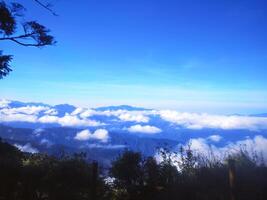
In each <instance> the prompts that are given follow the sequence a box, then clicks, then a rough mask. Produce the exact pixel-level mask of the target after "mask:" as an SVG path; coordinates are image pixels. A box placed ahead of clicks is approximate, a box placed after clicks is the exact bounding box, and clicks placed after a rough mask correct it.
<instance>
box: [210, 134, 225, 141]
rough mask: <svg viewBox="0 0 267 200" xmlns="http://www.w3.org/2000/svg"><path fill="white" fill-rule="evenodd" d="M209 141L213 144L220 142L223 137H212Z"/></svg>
mask: <svg viewBox="0 0 267 200" xmlns="http://www.w3.org/2000/svg"><path fill="white" fill-rule="evenodd" d="M208 139H209V140H211V141H213V142H220V141H221V139H222V136H220V135H211V136H209V137H208Z"/></svg>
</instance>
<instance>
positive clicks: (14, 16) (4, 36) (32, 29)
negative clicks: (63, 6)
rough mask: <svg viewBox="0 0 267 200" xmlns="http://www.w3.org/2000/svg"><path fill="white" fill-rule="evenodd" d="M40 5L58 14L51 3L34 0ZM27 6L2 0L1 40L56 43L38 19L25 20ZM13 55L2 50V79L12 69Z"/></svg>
mask: <svg viewBox="0 0 267 200" xmlns="http://www.w3.org/2000/svg"><path fill="white" fill-rule="evenodd" d="M34 1H35V2H36V3H38V4H39V5H40V6H42V7H44V8H45V9H47V10H48V11H50V12H52V14H53V15H56V14H55V13H54V12H53V11H52V9H51V8H50V7H51V6H50V5H49V4H44V3H42V2H41V1H38V0H34ZM25 10H26V9H25V8H24V7H23V5H21V4H19V3H10V4H7V3H5V1H0V41H11V42H14V43H16V44H18V45H21V46H25V47H43V46H49V45H53V44H55V43H56V41H55V39H54V37H53V36H51V35H50V30H49V29H47V28H46V27H45V26H44V25H42V24H40V23H38V22H37V21H23V20H22V17H23V16H24V12H25ZM12 58H13V57H12V55H3V54H2V51H0V79H2V78H3V77H5V76H7V75H8V74H9V72H11V71H12V69H11V67H10V62H11V61H12Z"/></svg>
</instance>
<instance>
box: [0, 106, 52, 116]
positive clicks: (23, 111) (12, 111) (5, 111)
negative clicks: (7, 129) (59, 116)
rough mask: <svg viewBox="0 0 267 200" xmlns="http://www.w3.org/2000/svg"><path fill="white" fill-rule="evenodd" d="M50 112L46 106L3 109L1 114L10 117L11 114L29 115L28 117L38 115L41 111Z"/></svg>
mask: <svg viewBox="0 0 267 200" xmlns="http://www.w3.org/2000/svg"><path fill="white" fill-rule="evenodd" d="M46 110H49V107H46V106H23V107H18V108H4V109H1V112H2V113H3V114H6V115H9V114H17V113H21V114H27V115H37V114H39V113H40V112H41V111H46Z"/></svg>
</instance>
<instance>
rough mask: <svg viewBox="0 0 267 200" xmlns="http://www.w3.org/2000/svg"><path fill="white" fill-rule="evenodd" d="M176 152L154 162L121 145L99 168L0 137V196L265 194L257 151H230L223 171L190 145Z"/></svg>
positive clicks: (264, 171)
mask: <svg viewBox="0 0 267 200" xmlns="http://www.w3.org/2000/svg"><path fill="white" fill-rule="evenodd" d="M178 154H179V159H178V160H176V161H174V160H173V156H172V155H173V153H171V152H168V151H167V150H161V151H160V155H161V161H160V162H157V161H156V160H155V158H153V157H146V158H144V157H143V156H142V155H141V154H140V153H137V152H132V151H127V150H125V152H124V153H122V154H121V155H120V156H119V157H118V158H117V159H116V160H115V161H113V163H112V166H111V167H110V168H109V169H108V170H103V169H102V170H100V167H98V166H97V163H95V162H93V163H88V162H86V161H85V160H86V159H85V158H86V155H85V154H83V153H81V154H75V155H72V156H66V155H62V156H60V157H57V158H56V157H52V156H48V155H44V154H27V153H22V152H21V151H19V150H18V149H17V148H15V147H13V146H12V145H10V144H8V143H5V142H2V141H0V180H1V181H0V199H1V200H35V199H36V200H37V199H38V200H41V199H42V200H46V199H47V200H58V199H65V200H68V199H70V200H83V199H87V200H88V199H112V200H139V199H140V200H141V199H142V200H143V199H144V200H145V199H148V200H149V199H153V200H154V199H155V200H159V199H182V200H183V199H184V200H209V199H212V200H216V199H218V200H223V199H237V200H239V199H240V200H241V199H242V200H243V199H244V200H245V199H249V200H252V199H253V200H264V199H267V167H266V165H264V162H263V161H262V160H261V159H259V157H257V156H254V157H253V158H251V156H248V155H249V154H248V152H246V151H245V150H240V152H239V153H238V154H235V155H232V157H231V161H232V163H235V164H234V166H232V168H230V176H229V165H228V162H223V161H219V160H218V159H215V158H213V159H208V158H206V157H205V156H203V155H197V156H196V155H195V154H194V153H193V152H192V151H191V150H190V146H189V147H188V148H186V149H183V148H181V150H180V152H178V153H177V155H178ZM231 170H232V171H231ZM229 179H230V180H229Z"/></svg>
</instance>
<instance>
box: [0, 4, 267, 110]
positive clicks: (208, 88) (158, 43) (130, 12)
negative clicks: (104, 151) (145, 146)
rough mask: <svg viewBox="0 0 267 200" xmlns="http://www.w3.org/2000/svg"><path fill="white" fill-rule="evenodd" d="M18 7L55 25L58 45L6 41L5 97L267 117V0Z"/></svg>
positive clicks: (2, 86)
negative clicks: (8, 62) (32, 45)
mask: <svg viewBox="0 0 267 200" xmlns="http://www.w3.org/2000/svg"><path fill="white" fill-rule="evenodd" d="M20 2H22V3H24V5H25V6H26V7H27V13H26V17H25V18H26V19H38V20H39V22H41V23H43V24H44V25H46V26H47V27H49V28H50V29H51V30H52V33H53V35H54V36H55V37H56V40H57V41H58V43H57V45H56V46H53V47H46V48H41V49H36V48H26V47H20V46H17V45H16V44H12V43H10V42H1V44H0V45H1V46H0V48H1V49H3V50H4V53H6V54H13V55H14V60H13V62H12V66H13V69H14V71H13V72H12V73H11V74H10V76H8V77H6V78H5V79H3V80H1V84H0V91H1V97H2V98H7V99H16V100H23V101H42V102H46V103H52V104H56V103H65V102H68V103H73V104H76V105H81V106H89V107H94V106H100V105H118V104H131V105H138V106H145V107H152V108H169V109H176V110H181V111H194V112H210V113H259V112H267V101H266V99H267V78H266V77H267V66H266V65H267V37H266V35H267V26H266V19H267V2H266V1H264V0H263V1H259V0H250V1H246V0H229V1H226V0H225V1H222V0H220V1H214V0H188V1H179V0H176V1H174V0H173V1H171V0H129V1H125V0H77V1H75V3H74V1H63V0H57V1H56V0H55V1H54V5H55V7H54V10H56V12H57V13H58V14H59V16H58V17H54V16H52V15H50V14H49V13H47V12H46V11H45V10H44V9H42V8H40V7H38V5H36V4H34V3H33V1H31V0H24V1H20Z"/></svg>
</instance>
